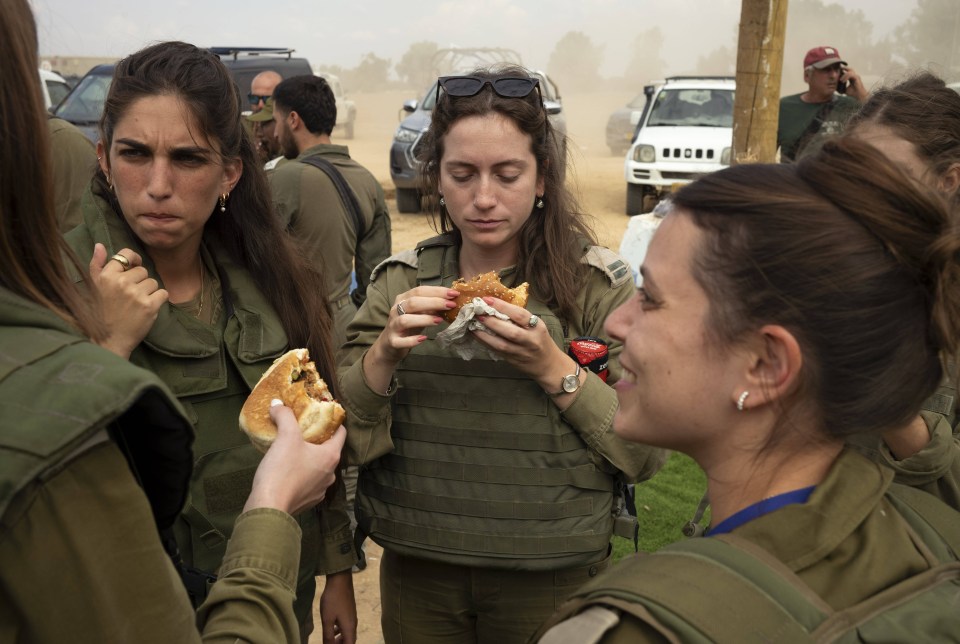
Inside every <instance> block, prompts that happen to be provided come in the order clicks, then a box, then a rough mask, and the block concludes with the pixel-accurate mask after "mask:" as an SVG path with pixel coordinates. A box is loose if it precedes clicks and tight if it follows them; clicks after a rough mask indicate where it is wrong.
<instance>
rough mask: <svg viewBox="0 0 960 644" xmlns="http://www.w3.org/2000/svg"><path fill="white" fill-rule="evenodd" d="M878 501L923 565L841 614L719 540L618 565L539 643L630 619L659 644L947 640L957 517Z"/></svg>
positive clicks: (573, 639) (590, 638)
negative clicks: (889, 509) (896, 519)
mask: <svg viewBox="0 0 960 644" xmlns="http://www.w3.org/2000/svg"><path fill="white" fill-rule="evenodd" d="M886 499H887V500H888V501H889V502H890V503H891V504H892V505H893V506H894V508H896V511H897V513H898V514H899V515H900V516H901V517H902V518H903V519H904V520H905V521H906V523H907V525H908V526H909V527H910V529H911V530H912V531H913V534H914V537H915V545H916V547H917V549H918V550H919V551H920V553H921V554H922V555H923V556H924V557H925V558H926V559H927V561H928V563H929V564H930V568H929V569H927V570H925V571H924V572H922V573H920V574H917V575H915V576H913V577H910V578H908V579H905V580H903V581H901V582H899V583H897V584H894V585H893V586H891V587H889V588H886V589H884V590H883V591H882V592H880V593H878V594H876V595H874V596H873V597H870V598H868V599H866V600H864V601H862V602H859V603H857V604H854V605H853V606H850V607H848V608H845V609H844V610H841V611H835V610H833V609H832V608H831V607H830V606H829V605H827V604H826V602H824V601H823V600H822V599H820V598H819V597H818V596H817V595H816V594H815V593H814V592H813V591H812V590H811V589H810V588H809V587H808V586H807V585H806V584H805V583H804V582H803V581H802V580H801V579H800V578H799V577H798V576H797V575H796V574H795V573H793V572H792V571H791V570H790V569H789V568H787V567H786V566H785V565H784V564H783V563H781V562H780V561H779V560H777V559H776V558H774V557H773V555H771V554H770V553H769V552H767V551H766V550H763V549H762V548H760V547H759V546H756V545H755V544H753V543H752V542H750V541H747V540H746V539H743V538H740V537H737V536H735V535H730V534H726V535H719V536H716V537H708V538H698V539H690V540H687V541H682V542H679V543H674V544H671V545H670V546H667V547H666V548H664V549H662V550H660V551H658V552H657V553H655V554H653V555H640V556H635V557H632V558H630V559H625V560H624V561H622V562H620V563H619V564H618V565H617V567H616V568H615V569H614V571H613V572H612V573H610V574H607V575H606V576H605V577H600V578H597V579H596V580H595V581H591V582H588V583H587V584H586V585H585V586H583V587H582V588H581V589H580V590H579V591H577V593H576V594H575V595H574V597H572V598H571V600H570V603H569V604H568V605H567V606H566V607H565V609H566V610H565V612H567V611H573V612H577V614H576V615H575V616H574V617H571V618H569V619H567V620H566V621H563V622H560V623H559V624H557V625H556V626H554V627H553V628H551V629H550V630H548V631H547V632H546V633H544V635H543V637H542V638H541V639H539V640H538V642H539V643H540V644H574V643H575V644H592V643H595V642H600V641H602V640H603V638H604V634H605V633H606V632H607V631H608V630H609V629H610V628H612V627H613V626H615V625H616V624H617V623H618V622H619V621H620V620H621V619H622V618H623V617H627V618H629V617H628V616H631V615H632V616H636V617H637V618H638V619H639V620H641V621H643V622H645V623H647V624H649V625H651V626H652V627H653V628H655V629H656V630H658V631H660V633H661V635H663V636H664V638H665V639H667V640H669V641H676V642H684V643H687V642H845V643H849V644H857V643H861V642H916V641H931V642H932V641H938V642H940V641H955V638H956V637H957V634H958V632H960V631H958V628H960V616H958V612H957V611H958V604H957V599H958V597H960V561H958V555H960V523H958V522H957V520H956V514H955V513H952V512H950V511H949V510H948V508H947V506H946V505H944V504H943V503H941V502H940V501H939V499H937V498H936V497H934V496H932V495H929V494H927V493H926V492H922V491H920V490H917V489H914V488H909V487H905V486H902V485H898V484H893V485H891V486H890V488H889V489H888V490H887V493H886ZM718 589H722V591H721V592H718ZM581 609H582V610H581ZM651 618H652V620H653V623H652V622H651ZM664 628H665V629H666V630H662V629H664Z"/></svg>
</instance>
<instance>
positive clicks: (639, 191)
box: [626, 183, 646, 216]
mask: <svg viewBox="0 0 960 644" xmlns="http://www.w3.org/2000/svg"><path fill="white" fill-rule="evenodd" d="M644 192H645V191H644V189H643V186H641V185H637V184H636V183H628V184H627V208H626V212H627V214H628V215H630V216H633V215H639V214H641V213H644V212H646V211H645V210H644V209H643V196H644Z"/></svg>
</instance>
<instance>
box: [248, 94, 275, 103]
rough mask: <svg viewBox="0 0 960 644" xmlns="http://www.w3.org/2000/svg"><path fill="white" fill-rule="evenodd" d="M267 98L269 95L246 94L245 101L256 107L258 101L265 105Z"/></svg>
mask: <svg viewBox="0 0 960 644" xmlns="http://www.w3.org/2000/svg"><path fill="white" fill-rule="evenodd" d="M268 98H270V94H267V95H266V96H263V95H261V94H247V100H248V101H250V104H251V105H256V104H257V103H259V102H260V101H263V102H264V103H266V102H267V99H268Z"/></svg>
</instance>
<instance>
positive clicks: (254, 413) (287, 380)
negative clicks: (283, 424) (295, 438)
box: [240, 349, 346, 453]
mask: <svg viewBox="0 0 960 644" xmlns="http://www.w3.org/2000/svg"><path fill="white" fill-rule="evenodd" d="M273 400H280V401H281V402H282V403H283V404H284V405H285V406H287V407H289V408H290V409H292V410H293V413H294V415H295V416H296V419H297V422H298V423H299V424H300V429H301V431H302V432H303V438H304V440H305V441H307V442H308V443H314V444H316V445H319V444H321V443H323V442H324V441H326V440H327V439H329V438H330V437H331V436H333V433H334V432H335V431H337V428H338V427H340V425H341V424H342V423H343V419H344V418H345V416H346V412H344V410H343V407H341V406H340V403H338V402H337V401H336V400H334V399H333V396H331V395H330V390H329V389H328V388H327V383H325V382H324V381H323V379H322V378H321V377H320V374H319V373H317V368H316V365H314V363H313V362H312V361H311V360H310V354H309V352H308V351H307V350H306V349H293V350H291V351H287V352H286V353H285V354H283V355H282V356H280V357H279V358H277V359H276V360H274V362H273V364H272V365H270V368H269V369H267V370H266V372H264V374H263V376H261V378H260V381H259V382H258V383H257V385H256V386H255V387H254V388H253V391H251V392H250V395H249V396H248V397H247V400H246V402H244V403H243V407H242V408H241V409H240V429H242V430H243V431H244V432H245V433H246V434H247V436H249V437H250V442H251V443H253V446H254V447H256V448H257V449H258V450H260V451H261V452H263V453H266V452H267V449H268V448H269V447H270V444H271V443H272V442H273V440H274V438H276V436H277V426H276V424H275V423H274V421H273V419H272V417H271V413H270V407H271V402H272V401H273Z"/></svg>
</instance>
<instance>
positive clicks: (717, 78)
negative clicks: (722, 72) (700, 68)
mask: <svg viewBox="0 0 960 644" xmlns="http://www.w3.org/2000/svg"><path fill="white" fill-rule="evenodd" d="M666 80H667V82H668V83H669V82H670V81H689V80H713V81H727V80H728V81H735V80H737V77H736V76H667V79H666Z"/></svg>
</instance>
